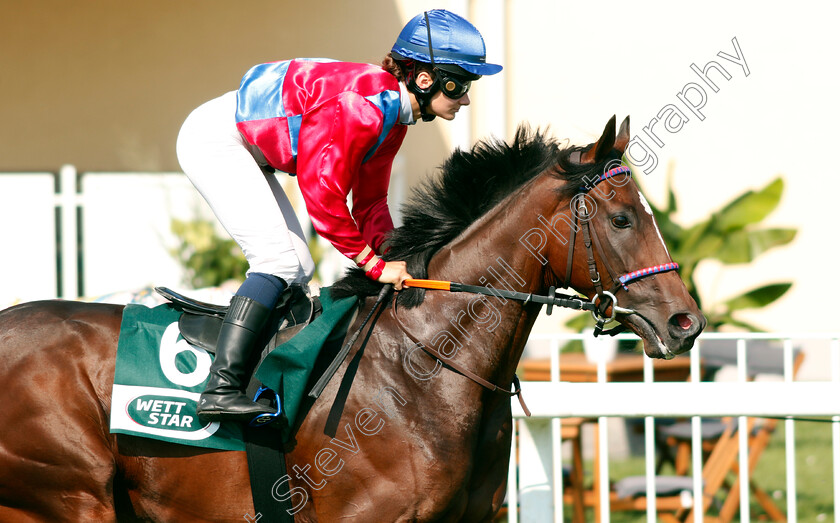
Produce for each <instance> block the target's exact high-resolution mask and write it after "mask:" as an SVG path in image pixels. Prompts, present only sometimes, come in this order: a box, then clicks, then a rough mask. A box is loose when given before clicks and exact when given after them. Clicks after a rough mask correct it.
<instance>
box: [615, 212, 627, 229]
mask: <svg viewBox="0 0 840 523" xmlns="http://www.w3.org/2000/svg"><path fill="white" fill-rule="evenodd" d="M610 221H612V224H613V226H614V227H618V228H619V229H626V228H627V227H630V220H629V219H627V216H624V215H623V214H618V215H616V216H613V217H612V219H611V220H610Z"/></svg>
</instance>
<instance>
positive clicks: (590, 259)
mask: <svg viewBox="0 0 840 523" xmlns="http://www.w3.org/2000/svg"><path fill="white" fill-rule="evenodd" d="M630 172H631V171H630V168H629V167H626V166H623V165H622V166H621V167H616V168H614V169H610V170H609V171H607V172H605V173H604V174H603V175H601V176H600V177H599V178H598V179H597V180H595V183H593V184H592V185H589V186H586V187H581V188H580V190H579V191H578V196H580V197H575V198H576V199H577V212H574V213H572V214H573V215H574V224H573V225H572V231H571V235H570V236H571V240H570V241H569V253H568V255H567V257H566V274H565V275H564V277H563V280H562V281H563V287H566V288H568V287H569V285H570V283H571V275H572V268H573V265H574V252H575V238H576V237H577V231H578V229H581V230H582V231H583V244H584V247H585V248H586V264H587V267H588V270H589V279H590V281H591V282H592V285H593V286H594V287H595V296H593V297H592V300H591V301H586V300H584V299H582V298H580V297H578V296H570V295H567V294H557V293H556V288H555V287H553V286H552V287H549V289H548V295H545V296H543V295H539V294H533V293H524V292H516V291H510V290H506V289H491V288H489V287H482V286H479V285H465V284H463V283H457V282H450V281H441V280H421V279H408V280H405V282H404V284H405V285H406V286H407V287H415V288H418V287H419V288H424V289H431V290H446V291H449V292H468V293H472V294H482V295H485V296H495V297H497V298H505V299H512V300H517V301H521V302H523V305H525V304H527V303H529V302H533V303H539V304H541V305H543V304H545V305H546V314H551V311H552V309H553V307H554V306H555V305H556V306H558V307H565V308H568V309H574V310H587V311H589V312H590V313H592V317H593V318H595V322H596V325H595V332H594V335H595V336H596V337H597V336H598V335H600V334H609V335H611V336H614V335H616V334H618V333H619V332H621V331H622V330H624V326H623V325H619V326H617V327H614V328H612V329H609V330H604V328H603V327H604V324H606V323H607V322H610V321H612V320H614V319H615V315H616V313H620V314H636V311H634V310H633V309H627V308H624V307H619V305H618V299H617V298H616V297H615V293H616V292H618V291H619V290H620V289H624V290H625V291H628V292H629V291H630V289H629V288H628V287H627V285H628V284H629V283H632V282H634V281H638V280H641V279H642V278H645V277H647V276H652V275H654V274H660V273H663V272H669V271H676V270H678V269H679V264H678V263H676V262H668V263H663V264H659V265H652V266H650V267H645V268H642V269H638V270H635V271H632V272H628V273H625V274H622V275H618V273H616V272H615V271H614V270H613V268H612V266H611V265H610V264H609V262H608V261H607V259H606V258H605V257H604V256H601V262H602V263H603V265H604V267H605V268H606V270H607V273H608V274H609V276H610V280H611V281H612V282H613V286H612V287H611V288H610V290H605V289H604V286H603V283H602V280H601V274H600V273H599V272H598V264H597V262H596V260H595V250H596V249H597V250H598V251H600V252H602V253H603V252H605V251H604V248H603V246H602V245H601V242H600V240H599V239H598V236H597V234H596V233H595V229H594V228H593V227H590V225H589V222H590V220H591V219H592V216H593V213H591V212H590V210H589V208H588V207H587V206H586V199H585V198H583V197H582V195H585V194H587V193H588V192H589V191H590V190H592V188H594V187H595V186H596V185H597V184H599V183H600V182H602V181H604V180H607V179H609V178H612V177H613V176H617V175H619V174H625V173H630ZM575 198H573V199H572V202H573V203H574V200H575ZM578 222H580V223H581V226H578ZM596 302H600V303H596ZM610 302H611V303H612V313H611V314H610V315H609V316H608V315H607V314H606V311H607V309H608V308H609V304H610ZM391 315H392V316H393V318H394V321H396V323H397V325H398V326H399V327H400V329H402V331H403V333H404V334H405V335H406V336H407V337H408V338H409V339H410V340H411V341H413V342H414V343H415V344H416V345H418V346H419V347H420V348H422V349H423V351H425V352H426V354H428V355H429V356H431V357H432V358H434V359H435V360H436V361H438V362H439V363H440V364H441V365H443V366H444V367H448V368H449V369H451V370H453V371H455V372H457V373H459V374H461V375H463V376H465V377H467V378H469V379H470V380H472V381H473V382H475V383H477V384H479V385H481V386H482V387H484V388H485V389H487V390H489V391H491V392H500V393H502V394H507V395H508V396H516V397H517V398H518V399H519V404H520V405H522V410H523V411H524V412H525V414H526V415H528V416H530V415H531V412H530V411H529V410H528V407H527V406H525V401H524V400H523V399H522V388H521V386H520V384H519V378H518V377H517V376H516V375H515V374H514V376H513V388H512V390H507V389H504V388H502V387H499V386H498V385H494V384H492V383H490V382H489V381H487V380H485V379H484V378H482V377H481V376H478V375H477V374H475V373H474V372H472V371H471V370H469V369H467V368H464V367H463V366H461V365H459V364H458V363H456V362H454V361H447V360H444V358H443V357H441V356H440V355H439V354H436V353H435V352H433V351H432V350H431V349H429V348H428V347H426V345H425V344H423V343H422V342H420V341H419V340H418V339H417V338H416V337H414V336H413V335H412V334H411V332H410V331H409V330H408V328H406V326H405V324H403V322H402V321H401V320H400V318H399V315H398V314H397V300H396V298H394V299H393V301H392V307H391Z"/></svg>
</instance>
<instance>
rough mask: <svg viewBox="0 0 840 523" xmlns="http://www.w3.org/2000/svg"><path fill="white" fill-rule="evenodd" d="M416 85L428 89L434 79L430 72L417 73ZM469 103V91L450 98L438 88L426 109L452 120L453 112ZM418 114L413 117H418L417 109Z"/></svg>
mask: <svg viewBox="0 0 840 523" xmlns="http://www.w3.org/2000/svg"><path fill="white" fill-rule="evenodd" d="M416 82H417V85H418V86H419V87H421V88H423V89H428V88H429V87H431V85H432V84H433V83H434V79H433V77H432V75H431V74H429V73H428V72H426V71H421V72H420V73H419V74H418V75H417V80H416ZM469 104H470V95H469V93H464V95H463V96H461V97H460V98H457V99H455V98H450V97H448V96H446V94H444V93H443V91H442V90H440V89H438V91H437V92H436V93H435V94H434V95H433V96H432V99H431V101H430V102H429V106H428V108H427V111H428V112H429V113H431V114H433V115H435V116H439V117H440V118H443V119H444V120H452V119H454V118H455V114H456V113H457V112H458V110H459V109H461V107H462V106H464V105H469ZM417 113H418V114H415V118H419V109H418V111H417Z"/></svg>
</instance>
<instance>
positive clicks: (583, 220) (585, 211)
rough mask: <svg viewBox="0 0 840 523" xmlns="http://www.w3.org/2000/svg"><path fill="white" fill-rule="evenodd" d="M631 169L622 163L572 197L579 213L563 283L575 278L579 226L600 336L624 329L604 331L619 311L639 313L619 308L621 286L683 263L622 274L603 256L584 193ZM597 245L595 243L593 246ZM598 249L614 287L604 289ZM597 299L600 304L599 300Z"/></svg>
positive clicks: (596, 334)
mask: <svg viewBox="0 0 840 523" xmlns="http://www.w3.org/2000/svg"><path fill="white" fill-rule="evenodd" d="M630 172H631V171H630V168H629V167H626V166H624V165H622V166H621V167H616V168H614V169H610V170H609V171H607V172H605V173H604V174H602V175H601V176H600V177H599V178H598V179H597V180H595V182H594V183H592V184H591V185H584V186H581V188H580V189H579V190H578V194H577V196H575V197H574V198H572V205H573V206H574V205H575V202H576V203H577V205H576V212H573V213H572V214H573V216H574V222H573V225H572V231H571V234H570V236H571V240H570V241H569V254H568V255H567V256H566V274H565V276H564V277H563V286H564V287H569V285H570V284H571V277H572V265H573V263H574V254H575V238H576V237H577V231H578V229H581V230H582V231H583V245H584V247H586V263H587V266H588V267H589V279H590V281H591V282H592V285H593V286H594V287H595V296H593V297H592V304H593V305H595V307H594V308H593V309H592V310H591V311H590V312H591V313H592V317H593V318H595V322H596V325H595V332H594V334H595V336H598V335H599V334H601V333H604V332H606V333H607V334H616V333H618V332H620V331H621V330H623V327H621V326H619V327H616V328H613V329H610V330H609V331H604V330H603V328H604V324H605V323H607V322H609V321H612V320H613V319H615V315H616V313H620V314H635V313H636V311H634V310H633V309H627V308H624V307H619V305H618V299H617V298H616V297H615V293H616V292H618V291H619V290H620V289H622V288H623V289H624V290H625V291H628V292H629V291H630V289H629V288H628V287H627V285H628V284H629V283H631V282H634V281H638V280H640V279H642V278H645V277H647V276H652V275H654V274H659V273H662V272H668V271H676V270H678V269H679V267H680V266H679V264H678V263H676V262H668V263H663V264H660V265H652V266H650V267H645V268H643V269H638V270H635V271H632V272H628V273H625V274H622V275H620V276H619V275H618V274H617V273H616V272H615V271H614V270H613V268H612V266H611V265H610V263H609V261H607V258H606V257H605V256H603V253H604V252H605V250H604V248H603V246H602V245H601V241H600V240H599V239H598V235H597V234H596V233H595V229H594V228H593V227H590V225H589V222H590V220H591V219H592V217H593V216H594V212H591V211H590V210H589V207H587V205H586V198H585V197H584V196H583V195H586V194H588V193H589V191H591V190H592V189H593V188H594V187H595V186H596V185H598V184H599V183H601V182H603V181H604V180H607V179H609V178H612V177H613V176H617V175H619V174H625V173H627V174H629V173H630ZM578 222H580V224H581V225H580V226H578ZM593 244H594V245H593ZM595 248H597V249H598V250H599V251H600V252H601V253H602V255H601V263H603V264H604V267H606V269H607V272H608V273H609V275H610V280H612V282H613V286H612V287H611V288H610V290H604V286H603V283H602V281H601V274H600V273H599V272H598V265H597V263H596V262H595ZM596 302H597V303H596ZM610 302H612V305H613V307H612V313H611V314H610V315H609V316H608V315H607V313H606V311H607V309H608V308H609V305H610Z"/></svg>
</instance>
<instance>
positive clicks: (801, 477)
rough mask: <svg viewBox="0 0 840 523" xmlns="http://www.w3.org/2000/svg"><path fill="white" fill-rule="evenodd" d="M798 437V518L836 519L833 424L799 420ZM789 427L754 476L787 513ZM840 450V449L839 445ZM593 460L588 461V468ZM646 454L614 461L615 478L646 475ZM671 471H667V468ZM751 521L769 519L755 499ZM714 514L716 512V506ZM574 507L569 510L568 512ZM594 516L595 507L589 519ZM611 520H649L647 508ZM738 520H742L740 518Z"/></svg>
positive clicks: (781, 427)
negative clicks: (833, 477) (787, 440)
mask: <svg viewBox="0 0 840 523" xmlns="http://www.w3.org/2000/svg"><path fill="white" fill-rule="evenodd" d="M794 433H795V441H796V489H797V492H796V508H797V521H801V522H805V521H815V522H821V523H822V522H825V523H828V522H833V521H834V497H833V480H832V457H833V456H832V446H831V424H829V423H816V422H805V421H797V422H796V423H795V428H794ZM785 437H786V435H785V427H784V423H783V422H779V425H778V426H777V428H776V432H775V433H774V434H773V437H772V439H771V441H770V444H769V445H768V447H767V449H766V450H765V451H764V454H763V455H762V456H761V460H760V461H759V463H758V465H757V466H756V470H755V473H754V474H753V476H752V479H753V481H755V482H756V483H757V484H758V485H759V486H760V487H761V488H763V489H764V490H765V491H766V492H768V493H769V494H771V495H772V496H773V499H774V502H775V503H776V505H777V506H778V507H779V508H780V509H781V510H782V511H783V512H784V513H785V514H786V513H787V485H786V483H787V480H786V470H785V469H786V465H785ZM838 451H840V449H838ZM591 467H592V464H591V463H588V464H587V466H586V469H587V470H591ZM644 473H645V464H644V458H643V457H632V458H629V459H627V460H622V461H617V460H611V461H610V477H611V478H612V479H617V478H622V477H625V476H632V475H644ZM663 473H667V471H665V472H663ZM750 505H751V511H750V512H751V514H750V519H751V521H762V520H766V517H762V516H763V514H762V512H761V509H760V506H759V505H758V504H757V503H756V502H755V500H751V503H750ZM711 510H712V512H711V513H712V514H714V512H713V511H714V509H711ZM570 512H571V507H568V509H567V510H566V511H565V514H566V515H567V519H568V514H570ZM593 519H594V516H593V513H592V511H591V510H589V511H588V513H587V521H592V520H593ZM610 520H611V521H612V522H616V523H637V522H639V523H641V522H644V521H647V520H646V516H645V513H644V512H638V513H633V512H625V513H613V514H612V515H611V518H610ZM736 521H738V520H737V519H736Z"/></svg>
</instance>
